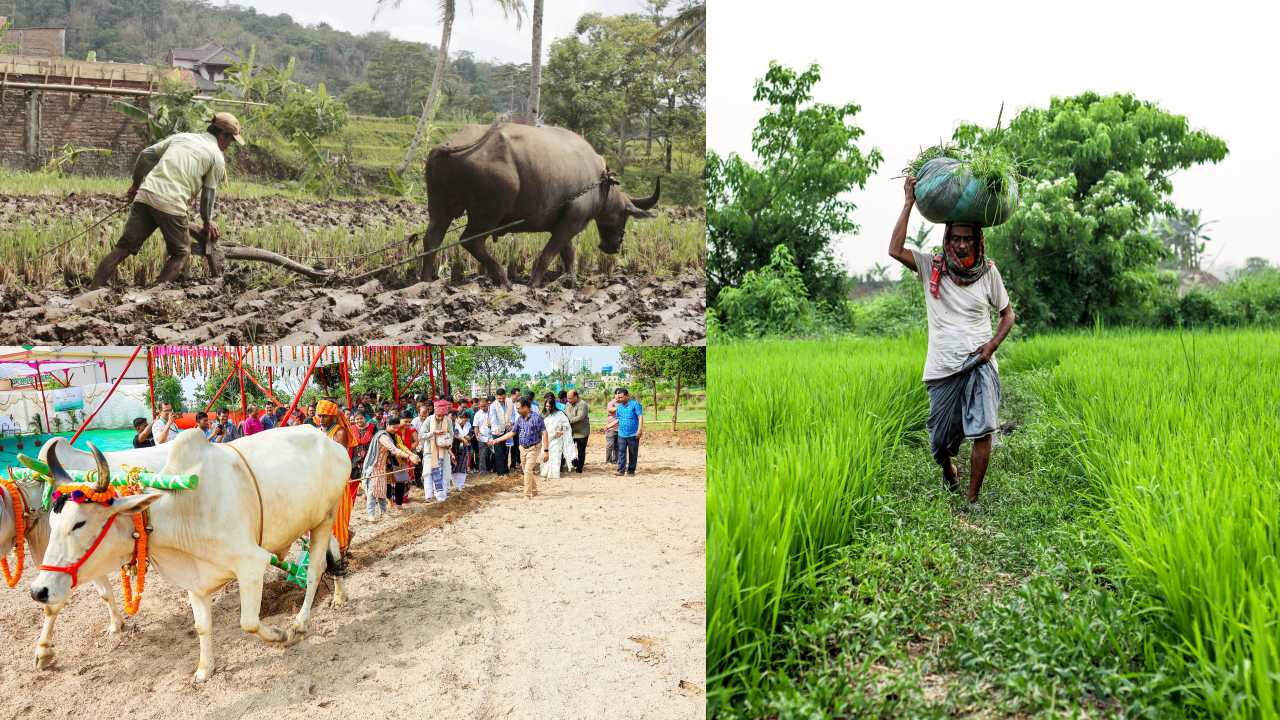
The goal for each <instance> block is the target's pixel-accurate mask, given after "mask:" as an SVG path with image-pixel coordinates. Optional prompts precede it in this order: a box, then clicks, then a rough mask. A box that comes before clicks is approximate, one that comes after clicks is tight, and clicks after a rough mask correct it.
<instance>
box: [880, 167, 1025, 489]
mask: <svg viewBox="0 0 1280 720" xmlns="http://www.w3.org/2000/svg"><path fill="white" fill-rule="evenodd" d="M904 188H905V190H906V198H905V203H904V205H903V207H902V212H901V214H899V215H898V223H897V224H896V225H895V226H894V228H893V236H892V238H891V239H890V240H889V256H890V257H892V258H893V259H895V260H897V261H898V262H900V263H902V264H903V265H905V266H907V267H908V268H910V269H911V271H912V272H914V273H916V274H917V275H919V277H920V280H921V282H923V283H924V287H925V297H924V302H925V310H926V312H927V314H928V321H929V350H928V354H927V356H926V358H925V364H924V382H925V385H926V386H927V388H928V391H929V420H928V428H929V443H930V446H931V450H932V453H933V459H934V460H935V461H936V462H937V463H938V465H940V466H942V480H943V483H944V484H945V485H946V486H947V488H948V489H949V490H952V491H957V490H959V489H960V478H959V471H958V470H957V469H956V466H955V463H954V462H953V461H952V458H953V457H955V455H956V454H957V453H958V452H959V451H960V443H961V442H962V441H964V440H972V441H973V451H972V453H971V454H970V457H969V489H968V493H967V494H966V498H967V499H968V501H969V504H970V506H971V507H976V504H977V501H978V492H979V491H980V490H981V489H982V480H983V478H984V477H985V476H986V473H987V463H988V462H989V460H990V459H991V438H992V433H994V432H995V430H996V426H997V421H996V415H997V412H998V410H999V407H1000V376H999V374H998V372H997V365H996V350H997V349H998V348H999V347H1000V343H1001V342H1003V341H1004V339H1005V337H1006V336H1008V334H1009V330H1010V328H1012V327H1013V322H1014V314H1013V306H1012V305H1011V304H1010V303H1009V294H1008V293H1007V292H1006V291H1005V287H1004V280H1003V279H1002V278H1001V277H1000V271H999V270H998V269H996V266H995V263H993V262H992V261H991V260H988V259H987V257H986V247H985V241H984V239H983V235H982V225H981V224H979V223H977V222H956V221H951V220H947V219H945V218H944V219H943V222H944V223H945V224H944V228H945V230H944V234H943V240H942V253H940V254H938V255H930V254H927V253H924V252H920V251H919V250H914V249H912V250H907V249H906V247H905V244H906V239H907V221H908V220H909V219H910V218H911V208H912V207H914V206H915V203H916V195H917V190H916V178H915V177H913V176H910V175H909V176H907V179H906V182H905V183H904ZM931 219H932V218H931ZM991 310H996V311H998V312H999V313H1000V324H999V327H997V328H996V331H995V333H994V334H993V333H992V331H991V318H990V312H991Z"/></svg>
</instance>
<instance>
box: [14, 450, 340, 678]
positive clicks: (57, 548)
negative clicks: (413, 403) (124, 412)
mask: <svg viewBox="0 0 1280 720" xmlns="http://www.w3.org/2000/svg"><path fill="white" fill-rule="evenodd" d="M90 447H91V449H93V451H94V454H95V455H96V456H97V458H98V462H99V463H100V464H101V466H102V470H106V467H105V465H106V458H104V457H102V455H101V453H98V451H97V450H96V448H92V446H90ZM165 448H166V449H167V450H168V460H167V462H166V463H165V464H164V466H163V467H162V468H160V470H159V472H161V473H163V474H166V475H190V474H195V475H198V476H199V477H200V484H199V486H198V487H197V488H196V489H195V490H182V491H178V492H170V493H166V492H158V491H152V492H146V493H143V494H139V495H130V496H127V497H123V498H117V499H116V500H115V501H114V502H113V503H112V504H111V505H109V506H108V505H101V504H98V503H93V502H84V503H76V502H64V503H59V504H55V507H54V511H53V513H52V514H51V515H50V519H49V527H50V530H49V532H50V538H49V546H48V549H47V550H46V551H45V555H44V565H43V566H42V568H41V571H40V574H39V575H37V576H36V578H35V580H34V582H32V584H31V596H32V598H33V599H35V600H36V601H37V602H40V603H42V604H45V605H47V606H51V607H55V608H60V607H61V606H62V605H63V603H65V602H66V599H67V596H68V594H69V593H70V592H71V587H72V577H71V575H70V573H69V572H68V568H73V567H74V568H77V569H78V572H79V574H80V575H81V576H83V577H98V576H100V575H104V574H106V573H107V572H109V571H110V570H112V569H115V568H118V567H120V566H121V565H123V564H125V563H127V562H128V561H129V559H130V558H131V557H132V554H133V549H134V540H133V536H132V534H133V523H132V522H120V523H114V519H115V518H117V517H118V516H121V515H123V516H131V515H136V514H137V513H139V512H142V511H143V510H145V509H148V508H149V509H150V523H151V525H152V527H153V528H154V530H153V532H152V533H151V535H150V538H149V540H148V548H149V553H150V558H151V565H152V567H154V568H155V569H156V570H157V571H158V572H159V573H160V574H161V575H163V576H164V578H165V579H166V580H168V581H169V582H170V583H172V584H173V585H175V586H177V587H180V588H182V589H184V590H186V591H187V598H188V599H189V600H190V602H191V612H192V615H193V616H194V618H195V628H196V633H197V634H198V635H199V637H200V661H199V663H198V664H197V665H196V672H195V676H194V680H195V681H196V682H203V681H204V680H206V679H208V677H209V675H210V674H212V672H213V668H214V662H213V643H212V636H211V634H210V633H211V627H210V626H211V621H212V607H211V598H210V595H211V594H212V593H213V592H214V591H216V590H217V589H218V588H220V587H222V586H223V585H225V584H226V583H227V582H229V581H231V580H236V581H237V582H238V583H239V588H240V627H241V628H242V629H243V630H244V631H245V632H249V633H254V634H256V635H258V636H259V637H261V638H262V639H264V640H267V641H269V642H292V641H294V640H295V639H298V638H300V637H301V636H302V635H304V634H305V633H306V632H307V629H308V625H309V623H310V619H311V604H312V601H313V600H314V599H315V593H316V587H317V586H318V584H319V581H320V577H321V574H322V573H323V572H324V569H325V565H326V561H327V560H336V557H335V558H332V559H331V558H327V557H326V555H327V553H321V552H316V553H314V554H313V555H312V557H311V563H310V567H309V568H308V574H307V590H306V596H305V599H304V600H303V603H302V608H301V609H300V610H299V612H298V616H297V618H295V620H294V622H293V624H292V625H291V626H290V627H289V628H288V630H287V631H285V630H281V629H280V628H277V627H273V626H269V625H263V624H262V623H261V620H260V609H261V606H262V584H263V575H264V573H265V572H266V568H267V565H268V564H269V562H270V560H271V557H272V555H280V556H281V557H283V556H284V554H285V553H286V552H287V551H288V549H289V547H290V546H291V545H292V544H293V542H294V540H296V539H297V538H299V537H301V536H303V535H309V536H310V541H311V547H312V548H332V547H333V545H332V544H331V543H330V535H331V533H332V528H333V520H334V516H335V514H336V513H337V510H338V504H339V502H340V500H341V498H342V493H343V491H344V488H345V486H346V483H347V479H348V477H349V475H350V471H351V461H350V459H349V458H348V456H347V453H346V450H344V449H343V448H342V447H341V446H340V445H338V444H337V443H335V442H333V441H332V440H330V439H329V438H328V437H326V436H325V434H324V433H323V432H322V431H320V430H319V429H317V428H315V427H312V426H310V425H301V426H296V427H287V428H277V429H274V430H269V431H266V432H261V433H256V434H254V435H250V436H247V437H243V438H240V439H238V440H234V441H232V442H230V443H227V444H215V443H210V442H209V441H208V440H206V439H205V437H204V433H202V432H201V431H200V430H198V429H194V428H193V429H190V430H186V431H184V432H182V433H181V434H180V435H178V438H177V439H176V440H174V441H173V442H172V443H169V444H168V445H167V446H165ZM48 462H49V468H50V470H51V471H52V473H53V475H54V482H55V483H57V484H62V483H67V482H70V478H69V476H67V474H66V471H65V470H64V468H63V467H62V465H61V464H60V457H59V455H58V454H57V452H56V449H55V451H51V452H50V453H49V457H48ZM112 523H114V526H113V525H112ZM343 597H344V590H343V587H342V581H341V579H340V578H335V588H334V603H335V604H341V603H342V601H343Z"/></svg>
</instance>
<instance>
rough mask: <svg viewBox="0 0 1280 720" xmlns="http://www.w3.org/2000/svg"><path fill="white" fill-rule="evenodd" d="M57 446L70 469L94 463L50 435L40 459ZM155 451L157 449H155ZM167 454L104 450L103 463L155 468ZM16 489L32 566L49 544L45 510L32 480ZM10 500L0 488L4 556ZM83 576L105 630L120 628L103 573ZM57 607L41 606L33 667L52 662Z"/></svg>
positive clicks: (40, 489)
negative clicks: (98, 603) (105, 616)
mask: <svg viewBox="0 0 1280 720" xmlns="http://www.w3.org/2000/svg"><path fill="white" fill-rule="evenodd" d="M54 447H57V449H58V450H57V452H58V459H59V460H61V461H62V466H63V467H64V468H67V469H70V470H90V469H93V468H94V467H95V465H94V459H93V456H92V455H90V454H89V453H87V452H85V451H83V450H78V449H76V448H73V447H72V446H71V443H69V442H68V441H67V439H66V438H63V437H57V438H52V439H50V440H49V441H48V442H46V443H45V444H44V446H43V447H41V448H40V454H39V458H40V460H41V461H43V462H48V457H49V451H50V450H51V449H52V448H54ZM157 451H158V452H157ZM167 456H168V451H167V450H162V449H160V448H142V449H138V450H121V451H119V452H109V453H107V454H106V458H107V464H108V465H109V466H110V467H111V468H112V469H113V470H126V469H128V468H129V467H135V466H136V467H141V468H143V469H147V470H153V471H158V470H159V469H160V468H161V467H163V466H164V462H165V458H166V457H167ZM14 484H15V485H16V486H17V488H18V490H19V491H20V492H21V493H22V500H23V503H22V504H23V508H24V510H25V513H24V515H25V520H26V527H25V530H26V537H25V540H26V543H27V547H28V548H29V549H30V551H31V560H32V561H33V563H32V565H31V566H30V567H31V568H32V570H34V568H35V567H36V566H39V564H40V563H41V561H42V558H43V557H44V552H45V548H46V547H47V546H48V544H49V512H48V511H46V510H41V509H40V503H41V500H42V496H43V493H44V486H43V485H37V484H32V483H14ZM14 507H15V506H14V503H13V499H12V498H10V497H9V496H8V492H7V491H5V490H2V489H0V556H8V554H9V551H10V550H12V549H13V546H14V540H15V537H14V534H15V530H16V529H17V525H16V523H15V522H14ZM85 579H86V580H87V581H89V582H91V583H92V585H93V587H94V589H95V590H97V591H98V596H99V597H101V598H102V601H103V602H104V603H106V605H107V612H108V613H110V616H111V621H110V623H109V624H108V625H107V633H108V634H111V635H114V634H115V633H118V632H120V628H122V627H123V626H124V614H123V613H121V612H120V609H119V608H118V607H116V601H115V594H114V592H113V591H112V590H111V585H110V584H109V583H108V582H107V576H106V575H105V574H104V575H101V576H98V577H93V578H89V577H88V576H86V577H85ZM57 615H58V613H57V611H56V610H54V609H53V608H52V607H50V606H47V605H46V606H45V611H44V626H43V627H42V628H41V629H40V638H39V639H38V640H37V641H36V668H38V669H45V668H49V667H51V666H52V665H53V662H54V653H53V625H54V621H55V620H56V619H57Z"/></svg>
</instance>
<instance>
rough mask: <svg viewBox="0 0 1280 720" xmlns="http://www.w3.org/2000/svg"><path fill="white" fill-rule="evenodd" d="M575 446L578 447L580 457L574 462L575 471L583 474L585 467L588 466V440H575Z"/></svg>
mask: <svg viewBox="0 0 1280 720" xmlns="http://www.w3.org/2000/svg"><path fill="white" fill-rule="evenodd" d="M573 444H574V445H577V446H578V457H577V458H575V459H574V461H573V469H574V470H577V471H578V472H579V473H581V472H582V468H583V466H585V465H586V464H587V439H586V438H574V439H573Z"/></svg>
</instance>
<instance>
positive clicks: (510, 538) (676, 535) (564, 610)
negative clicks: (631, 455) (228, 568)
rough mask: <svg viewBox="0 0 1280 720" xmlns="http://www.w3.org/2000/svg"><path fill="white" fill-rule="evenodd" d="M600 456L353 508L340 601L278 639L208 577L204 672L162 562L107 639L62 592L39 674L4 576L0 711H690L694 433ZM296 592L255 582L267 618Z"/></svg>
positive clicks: (87, 607)
mask: <svg viewBox="0 0 1280 720" xmlns="http://www.w3.org/2000/svg"><path fill="white" fill-rule="evenodd" d="M602 455H603V450H602V448H601V446H600V439H599V438H598V437H593V439H592V445H591V446H590V447H589V448H588V463H589V464H588V467H587V472H586V473H585V474H584V475H581V476H579V475H572V476H565V477H564V478H562V479H560V480H557V481H550V482H548V483H546V484H545V485H544V486H543V487H542V488H541V490H542V494H541V496H540V497H539V498H537V499H536V500H535V501H532V502H528V501H525V500H524V499H523V497H522V496H521V494H520V493H519V492H518V489H517V487H516V480H515V478H514V476H513V477H512V478H509V479H487V480H486V479H485V477H484V476H481V477H480V479H479V482H476V483H475V484H474V485H473V486H472V487H471V488H469V489H468V490H467V491H465V492H464V493H462V494H461V495H457V494H455V495H454V496H452V497H450V499H449V501H448V502H446V503H444V504H443V505H438V504H424V503H422V502H420V500H421V497H422V495H421V490H420V489H417V488H415V489H414V492H413V499H414V500H415V501H418V502H413V503H412V504H411V505H409V506H408V508H409V509H408V512H407V513H406V514H405V515H402V516H400V517H395V518H388V519H387V520H384V521H382V522H380V523H377V524H372V525H371V524H368V523H367V522H365V521H364V519H363V515H362V514H360V513H357V515H356V518H355V519H354V520H353V525H354V529H355V533H356V535H355V540H354V542H353V547H352V572H351V575H350V577H349V579H348V592H349V594H350V599H349V602H348V604H347V606H346V607H345V608H342V609H334V608H332V607H330V606H329V604H328V599H329V594H328V593H327V592H325V590H324V589H322V591H321V595H320V599H318V600H317V603H316V610H315V613H314V615H313V621H312V628H311V633H310V635H308V636H307V638H306V639H304V640H303V641H302V642H300V643H299V644H297V645H295V646H293V647H288V648H286V647H281V646H278V645H267V644H265V643H263V642H262V641H261V640H259V639H258V638H256V637H253V636H250V635H247V634H245V633H243V632H241V631H240V629H239V620H238V619H239V602H238V598H237V595H236V590H235V586H234V584H232V585H231V586H228V587H227V588H224V589H223V590H222V591H220V592H219V593H218V594H217V595H216V596H215V601H214V606H213V607H214V615H213V640H214V652H215V659H216V661H217V664H218V667H217V671H216V673H215V674H214V676H213V677H212V678H211V679H210V680H209V681H208V682H207V683H205V684H203V685H200V686H193V685H192V684H191V682H190V677H191V674H192V672H193V671H194V668H195V662H196V655H197V642H196V638H195V635H194V632H193V631H192V629H191V625H192V620H191V612H190V609H189V607H188V605H187V603H186V600H185V595H184V594H180V593H179V592H177V591H175V590H174V589H173V588H172V587H171V586H169V585H167V584H166V583H165V582H164V580H163V579H161V578H160V577H159V576H158V575H156V576H154V581H153V580H152V577H149V578H148V588H147V594H146V599H145V601H144V603H143V609H142V611H141V612H140V613H139V614H138V615H137V616H135V617H134V618H131V619H129V620H127V621H126V625H125V630H124V632H123V633H122V634H121V635H120V636H119V637H108V636H107V635H106V634H105V632H104V630H103V628H104V626H105V623H106V611H105V609H104V608H103V607H102V604H101V601H100V600H98V598H97V596H96V594H95V593H93V591H92V590H90V589H88V588H82V589H80V590H78V591H77V592H76V593H75V594H74V595H73V597H72V600H71V601H70V602H69V603H68V606H67V609H66V610H64V612H63V615H62V617H61V618H60V619H59V626H58V633H57V636H56V637H55V643H56V650H57V652H58V654H59V655H58V659H59V662H58V665H57V667H55V668H54V669H53V670H51V671H48V672H36V671H35V670H33V669H32V656H31V650H32V644H33V641H34V637H35V635H36V632H37V629H38V622H39V617H40V613H39V610H38V609H37V607H36V605H35V603H33V602H32V601H31V600H30V599H29V598H28V597H26V593H25V592H23V591H22V590H21V589H14V590H4V591H0V638H3V641H4V647H5V648H7V650H8V652H6V653H5V656H4V658H3V659H0V690H2V691H3V692H2V693H0V717H3V718H11V717H12V718H19V717H48V718H67V717H136V718H170V717H182V718H197V717H199V718H205V717H209V718H241V717H254V718H271V720H290V719H292V718H329V717H332V718H348V717H388V718H417V717H424V716H430V717H435V718H526V717H539V718H543V717H545V718H552V717H554V718H599V717H611V718H655V719H656V718H663V719H666V718H700V717H704V716H705V712H706V708H705V698H704V695H703V693H704V672H705V665H704V663H705V660H704V651H705V647H704V638H705V636H704V633H705V612H706V610H705V584H704V577H705V536H706V535H705V513H704V497H705V486H706V482H705V457H704V450H703V441H702V437H701V433H685V432H682V433H681V434H680V435H679V436H673V435H672V434H671V433H669V432H663V431H651V432H650V433H648V434H647V435H646V438H645V441H644V443H643V444H642V446H641V450H640V467H639V472H638V474H637V476H636V477H634V478H627V479H620V478H617V477H615V476H614V475H613V473H612V471H610V470H608V469H607V468H605V467H603V466H602V465H601V464H600V463H601V461H602ZM273 573H274V571H273ZM275 577H278V574H277V575H275ZM25 584H26V579H24V585H25ZM300 599H301V590H300V589H298V588H295V587H294V586H292V585H288V584H287V583H285V582H284V581H283V580H273V581H270V582H269V583H268V585H267V590H266V593H265V596H264V602H263V615H264V620H266V621H267V622H270V623H274V624H286V623H287V622H288V620H289V619H290V617H291V614H292V613H293V612H295V611H296V607H297V605H298V603H299V602H300Z"/></svg>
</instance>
